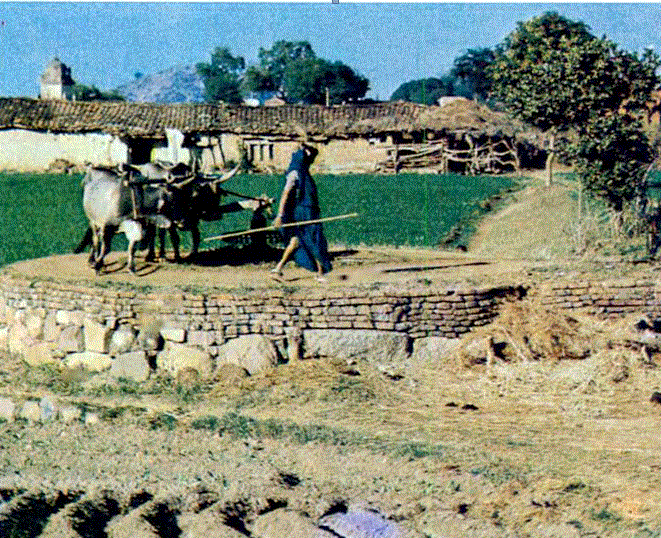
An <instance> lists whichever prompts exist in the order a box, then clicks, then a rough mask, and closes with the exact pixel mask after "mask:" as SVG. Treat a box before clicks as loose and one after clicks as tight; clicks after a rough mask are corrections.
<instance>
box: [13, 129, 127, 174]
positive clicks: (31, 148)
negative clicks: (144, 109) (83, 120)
mask: <svg viewBox="0 0 661 538" xmlns="http://www.w3.org/2000/svg"><path fill="white" fill-rule="evenodd" d="M127 156H128V148H127V146H126V144H125V143H123V142H121V141H120V140H119V139H117V138H116V137H114V136H111V135H107V134H102V133H86V134H61V133H47V132H40V131H29V130H23V129H7V130H1V131H0V170H12V171H17V172H43V171H45V170H48V168H49V166H50V165H51V163H52V162H53V161H55V160H56V159H64V160H66V161H69V162H71V163H73V164H76V165H79V166H83V165H84V164H85V163H86V162H90V163H94V164H104V165H109V166H110V165H114V164H117V163H121V162H127Z"/></svg>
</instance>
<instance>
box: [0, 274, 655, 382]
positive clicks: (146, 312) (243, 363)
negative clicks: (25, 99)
mask: <svg viewBox="0 0 661 538" xmlns="http://www.w3.org/2000/svg"><path fill="white" fill-rule="evenodd" d="M527 294H528V295H532V296H537V297H538V298H539V300H540V303H541V304H542V305H545V306H547V307H551V308H559V309H581V310H584V311H586V312H587V313H590V314H594V315H599V316H621V315H625V314H629V313H640V314H647V315H650V316H651V317H653V318H657V317H659V314H660V313H661V286H660V285H659V283H657V282H655V281H639V280H621V281H605V282H604V281H602V282H587V281H585V282H545V283H542V284H541V285H539V286H536V287H534V288H531V287H524V286H520V285H515V284H512V285H503V286H482V287H474V288H470V287H464V288H456V287H448V288H438V287H435V286H434V285H429V286H420V287H402V288H395V287H392V286H386V285H375V286H374V287H372V288H349V287H347V288H330V289H323V288H313V289H304V288H302V289H296V290H285V289H275V288H273V289H269V288H267V289H261V290H246V291H245V292H241V293H240V292H239V291H232V292H223V291H217V290H211V291H208V292H196V293H193V292H187V291H181V290H175V289H172V290H166V289H160V288H159V289H156V290H151V289H148V288H144V289H142V288H128V287H127V288H117V287H109V286H104V285H94V284H70V283H64V282H57V281H31V280H27V279H23V278H20V277H16V276H10V275H4V276H2V277H0V350H5V351H9V352H10V353H15V354H18V355H21V356H22V357H23V358H24V359H25V361H26V362H28V363H30V364H42V363H47V362H54V363H63V364H65V365H67V366H78V365H82V366H84V367H86V368H88V369H93V370H108V369H109V370H110V371H111V373H112V374H114V375H115V376H117V377H129V378H134V379H137V380H143V379H146V378H147V377H148V376H149V375H150V373H151V372H153V371H154V370H155V369H160V370H165V371H169V372H171V373H173V374H177V373H178V372H180V371H181V370H184V369H187V368H192V369H194V370H196V371H197V372H198V373H199V374H201V375H203V376H210V375H214V373H215V372H216V371H217V370H218V368H219V366H220V365H222V364H228V363H233V364H236V365H238V366H240V367H241V368H243V369H245V370H246V371H248V372H249V373H254V372H257V371H259V370H260V369H263V368H267V367H270V366H272V365H274V364H277V363H278V362H280V361H284V360H288V359H291V358H298V357H313V356H324V355H335V356H337V355H338V354H339V355H342V356H344V357H345V358H348V359H351V358H358V357H371V358H374V359H375V360H378V361H379V362H382V363H384V364H385V363H388V362H390V363H391V364H392V363H401V362H404V361H406V359H407V358H408V357H410V355H411V353H415V351H416V349H430V348H433V347H434V346H435V345H438V341H437V342H436V343H433V342H432V343H430V339H431V340H433V339H437V340H438V339H456V338H459V337H460V336H461V335H463V334H464V333H467V332H469V331H470V330H472V329H474V328H475V327H479V326H482V325H486V324H488V323H489V322H490V321H491V320H492V319H493V318H494V317H495V316H496V315H497V314H498V312H499V309H500V306H501V305H502V304H503V302H504V301H508V300H509V301H512V300H517V299H519V298H521V297H522V296H525V295H527ZM441 345H443V344H442V343H441ZM430 346H431V347H430Z"/></svg>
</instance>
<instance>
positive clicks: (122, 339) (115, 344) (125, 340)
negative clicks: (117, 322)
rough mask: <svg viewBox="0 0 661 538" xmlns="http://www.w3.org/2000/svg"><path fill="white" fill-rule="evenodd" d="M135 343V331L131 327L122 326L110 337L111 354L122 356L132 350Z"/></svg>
mask: <svg viewBox="0 0 661 538" xmlns="http://www.w3.org/2000/svg"><path fill="white" fill-rule="evenodd" d="M134 342H135V331H134V330H133V327H131V326H130V325H121V326H120V327H119V328H118V329H117V330H116V331H114V332H113V333H112V335H111V337H110V353H113V354H121V353H126V352H127V351H129V350H130V349H131V347H132V346H133V343H134Z"/></svg>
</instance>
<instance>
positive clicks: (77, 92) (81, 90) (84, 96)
mask: <svg viewBox="0 0 661 538" xmlns="http://www.w3.org/2000/svg"><path fill="white" fill-rule="evenodd" d="M72 96H73V98H74V99H75V100H76V101H123V100H124V97H122V96H121V95H120V94H119V93H117V90H112V91H110V92H103V91H101V90H99V88H97V87H96V86H93V85H92V86H86V85H85V84H78V83H77V82H76V83H75V84H74V85H73V88H72Z"/></svg>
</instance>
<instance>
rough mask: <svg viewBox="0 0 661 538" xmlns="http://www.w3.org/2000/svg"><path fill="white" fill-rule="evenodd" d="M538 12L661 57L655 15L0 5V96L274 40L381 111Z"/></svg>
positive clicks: (124, 75) (102, 80) (523, 8)
mask: <svg viewBox="0 0 661 538" xmlns="http://www.w3.org/2000/svg"><path fill="white" fill-rule="evenodd" d="M549 10H554V11H558V12H559V13H560V14H562V15H564V16H566V17H568V18H570V19H573V20H579V21H583V22H585V23H586V24H587V25H589V26H590V27H591V28H592V31H593V33H594V34H596V35H598V36H601V35H606V36H608V37H609V38H611V39H612V40H613V41H615V42H616V43H618V44H619V45H620V46H621V47H623V48H625V49H627V50H630V51H641V50H642V49H643V48H644V47H647V46H653V47H654V48H655V50H656V51H657V53H659V54H661V31H659V29H660V28H661V3H659V4H656V3H631V4H618V3H584V4H575V3H555V4H533V3H516V4H506V3H457V4H450V3H419V2H413V3H405V4H393V3H349V2H343V0H340V3H339V4H332V3H331V2H330V1H328V2H327V3H233V2H226V3H211V2H202V3H194V2H187V3H171V2H147V3H129V2H119V3H111V2H85V3H76V2H55V3H49V2H17V3H14V2H0V96H36V95H37V93H38V78H39V75H40V74H41V72H42V71H43V69H44V67H45V66H46V65H47V64H48V63H49V62H50V60H51V59H52V58H53V57H54V56H57V57H59V58H60V59H61V60H62V61H63V62H64V63H66V64H67V65H69V66H70V67H71V69H72V75H73V77H74V79H75V80H76V81H78V82H81V83H83V84H88V85H91V84H93V85H95V86H97V87H99V88H101V89H104V90H108V89H113V88H115V87H117V86H119V85H121V84H123V83H126V82H129V81H130V80H132V78H133V76H134V73H136V72H142V73H144V74H151V73H157V72H158V71H162V70H164V69H168V68H170V67H173V66H176V65H187V64H195V63H198V62H201V61H208V60H209V58H210V53H211V51H212V50H213V49H214V47H216V46H228V47H229V48H230V49H231V51H232V53H233V54H235V55H241V56H244V57H245V59H246V62H247V63H248V64H251V63H254V62H256V60H257V52H258V50H259V47H265V48H269V47H270V46H271V45H272V44H273V43H274V42H275V41H277V40H280V39H285V40H292V41H293V40H306V41H309V42H310V43H311V44H312V47H313V49H314V50H315V52H316V53H317V55H318V56H320V57H322V58H326V59H328V60H340V61H342V62H344V63H346V64H348V65H350V66H351V67H353V68H354V69H355V70H357V71H358V72H360V73H361V74H363V75H364V76H366V77H367V78H368V79H369V80H370V82H371V88H372V90H371V92H370V94H369V95H371V96H372V97H377V98H380V99H387V98H389V97H390V95H391V94H392V92H393V91H394V90H395V89H396V88H397V86H399V85H400V84H401V83H403V82H406V81H408V80H412V79H417V78H424V77H430V76H439V75H441V74H442V73H444V72H446V71H447V70H448V69H449V68H450V67H451V66H452V62H453V60H454V58H456V57H457V56H458V55H460V54H462V53H463V52H465V51H466V49H468V48H479V47H493V46H494V45H496V44H497V43H499V42H501V41H502V40H503V38H504V37H505V36H506V35H507V34H509V33H510V32H511V31H512V30H514V29H515V27H516V23H517V21H524V20H528V19H530V18H532V17H534V16H536V15H539V14H541V13H543V12H544V11H549Z"/></svg>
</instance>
